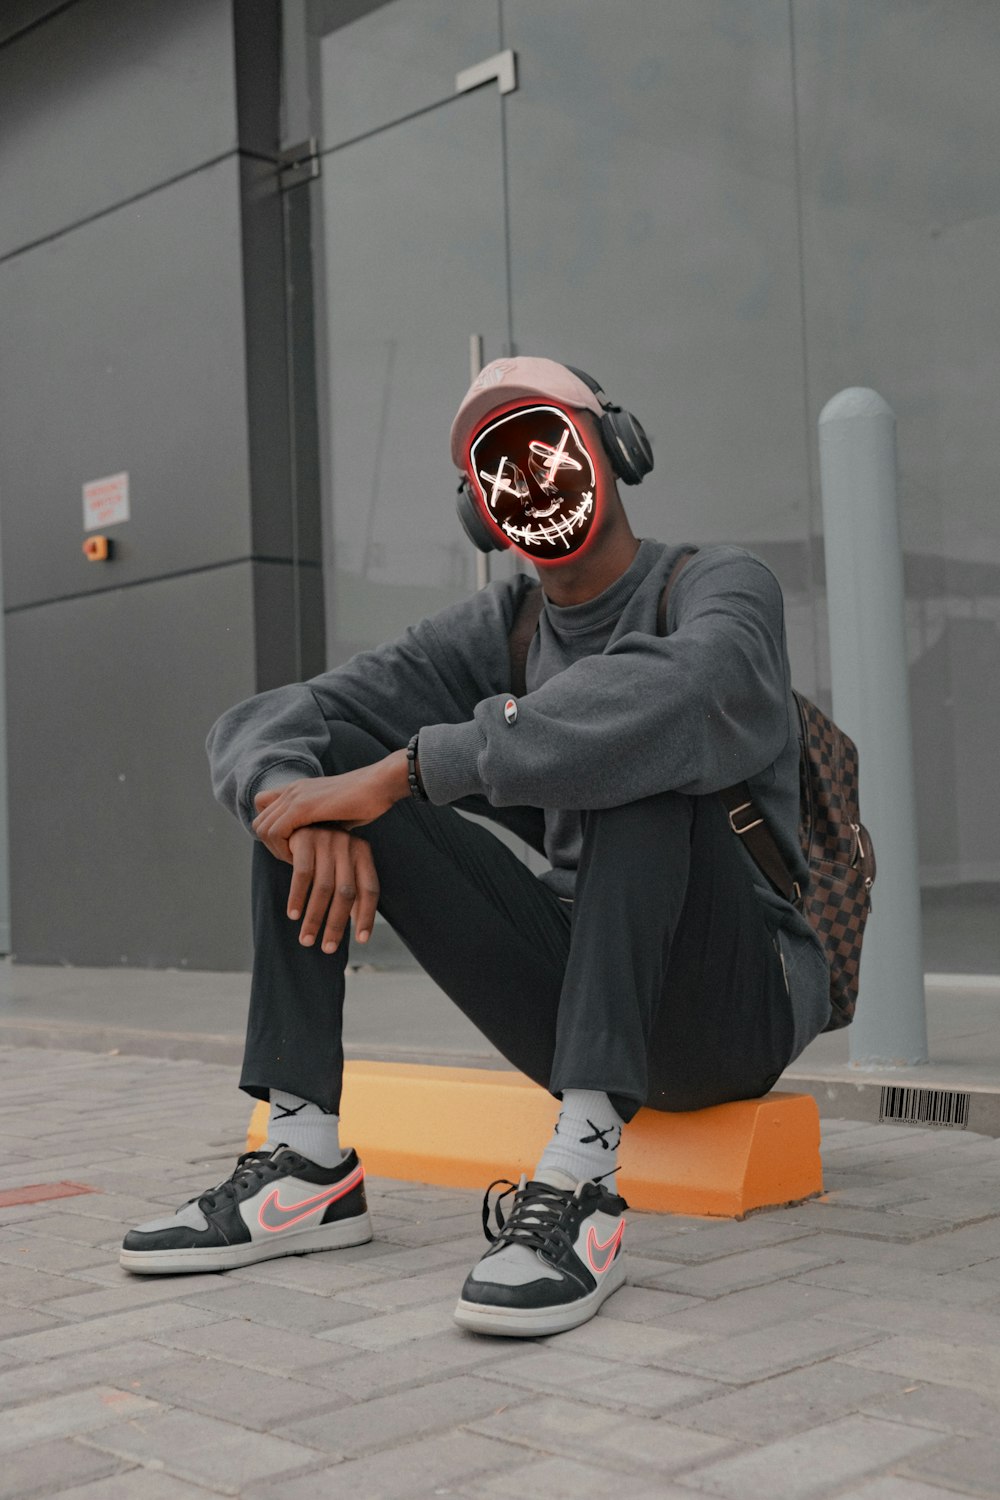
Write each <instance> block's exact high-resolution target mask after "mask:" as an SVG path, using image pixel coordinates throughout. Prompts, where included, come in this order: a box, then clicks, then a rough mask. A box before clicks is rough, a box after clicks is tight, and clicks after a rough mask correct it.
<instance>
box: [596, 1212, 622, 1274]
mask: <svg viewBox="0 0 1000 1500" xmlns="http://www.w3.org/2000/svg"><path fill="white" fill-rule="evenodd" d="M624 1233H625V1220H624V1219H622V1221H621V1223H620V1224H619V1225H618V1228H617V1229H616V1230H615V1232H614V1234H613V1235H612V1236H611V1238H610V1239H608V1240H605V1241H604V1242H603V1243H602V1242H601V1241H600V1240H599V1239H598V1238H597V1231H596V1230H595V1229H594V1226H593V1224H591V1226H590V1228H589V1229H588V1230H587V1259H588V1260H589V1261H590V1269H591V1270H592V1271H593V1273H594V1275H595V1276H603V1275H604V1273H605V1271H606V1270H607V1269H608V1267H609V1266H610V1264H611V1262H612V1261H613V1260H614V1258H615V1256H616V1255H617V1253H618V1246H619V1245H620V1244H621V1242H622V1235H623V1234H624Z"/></svg>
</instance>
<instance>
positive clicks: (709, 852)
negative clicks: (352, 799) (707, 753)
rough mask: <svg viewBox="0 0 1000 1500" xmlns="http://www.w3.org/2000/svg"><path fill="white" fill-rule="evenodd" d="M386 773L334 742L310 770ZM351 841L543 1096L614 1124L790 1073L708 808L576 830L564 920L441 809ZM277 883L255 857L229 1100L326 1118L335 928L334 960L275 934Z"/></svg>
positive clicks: (754, 924) (752, 904) (767, 968)
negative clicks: (593, 1108) (578, 843)
mask: <svg viewBox="0 0 1000 1500" xmlns="http://www.w3.org/2000/svg"><path fill="white" fill-rule="evenodd" d="M387 754H389V751H388V750H387V749H386V747H385V746H384V745H382V744H380V743H379V742H378V741H377V740H375V739H373V738H372V737H371V736H370V735H368V734H366V733H364V732H363V731H362V730H359V729H357V728H355V727H354V726H353V725H350V724H333V725H331V737H330V750H329V759H328V761H327V763H326V764H325V769H326V770H327V772H328V774H334V773H336V772H341V771H347V770H350V769H352V768H354V767H356V766H362V765H369V764H371V763H372V762H373V761H376V760H380V759H382V758H383V757H384V756H385V755H387ZM471 800H472V799H470V801H471ZM476 800H477V803H478V802H479V801H480V800H482V799H476ZM466 805H467V804H466V803H464V802H463V803H462V806H463V807H465V806H466ZM482 808H483V810H484V811H488V812H489V813H490V814H491V815H492V816H495V818H496V820H497V821H499V822H503V823H506V825H507V826H511V827H513V826H516V818H514V817H507V816H505V814H508V813H513V811H514V810H512V809H502V808H496V809H493V808H490V805H489V804H488V803H486V802H485V800H482ZM536 812H537V823H536V826H535V842H536V843H537V841H538V839H539V838H540V829H541V817H542V815H541V813H540V812H538V811H537V810H536V809H529V810H525V809H520V810H518V812H517V818H520V819H522V826H521V827H520V831H522V832H524V831H526V830H525V827H524V826H523V819H524V817H525V815H527V816H528V817H529V818H530V817H531V816H533V815H534V814H535V813H536ZM356 832H357V833H358V834H359V835H360V836H361V837H363V838H365V839H367V840H368V842H369V844H370V845H371V849H372V853H373V855H374V860H375V868H376V871H377V873H378V878H379V884H380V887H381V894H380V897H379V902H378V909H379V911H380V912H381V914H382V916H383V917H384V918H385V920H386V921H387V922H388V923H389V924H390V926H391V927H393V928H394V929H395V931H396V932H397V933H398V934H399V936H400V938H401V939H402V941H403V942H404V943H405V944H406V946H407V948H409V950H410V952H411V953H412V954H413V956H414V957H415V958H416V959H417V961H418V963H419V964H420V965H421V967H422V968H423V969H424V970H426V972H427V973H428V974H429V975H430V977H431V978H432V979H433V980H434V981H435V982H436V983H437V984H438V985H439V986H440V987H441V989H442V990H444V992H445V994H447V995H449V996H450V998H451V999H452V1000H453V1001H454V1002H455V1004H456V1005H457V1006H458V1007H459V1008H460V1009H461V1010H462V1011H464V1013H465V1014H466V1015H467V1016H468V1017H469V1019H470V1020H471V1021H472V1022H473V1023H474V1024H475V1025H476V1026H477V1027H478V1028H479V1030H480V1031H481V1032H482V1033H483V1034H484V1035H485V1036H486V1037H488V1038H489V1040H490V1041H491V1042H492V1043H493V1045H494V1046H495V1047H497V1048H498V1050H499V1051H500V1052H501V1053H502V1054H503V1055H504V1057H506V1058H507V1059H508V1060H509V1061H510V1062H511V1063H513V1065H514V1066H515V1067H516V1068H519V1069H520V1070H521V1072H523V1073H526V1074H527V1075H528V1076H529V1077H530V1078H533V1079H534V1080H535V1081H536V1083H540V1084H541V1085H542V1086H543V1087H545V1088H547V1089H549V1090H550V1092H552V1093H553V1094H555V1095H557V1096H558V1095H560V1094H561V1093H562V1091H563V1090H564V1089H567V1088H583V1089H598V1090H600V1091H602V1092H604V1093H607V1094H609V1095H610V1097H611V1100H612V1102H613V1104H614V1106H615V1108H616V1109H617V1110H618V1112H619V1114H620V1115H621V1116H622V1118H623V1119H625V1120H628V1119H630V1118H631V1117H632V1115H634V1114H635V1112H636V1110H637V1109H638V1108H639V1107H640V1106H641V1105H643V1104H646V1105H649V1106H651V1107H652V1108H654V1109H662V1110H688V1109H701V1108H703V1107H705V1106H706V1105H710V1104H721V1103H724V1102H725V1101H727V1100H731V1099H748V1098H756V1097H758V1096H759V1095H761V1094H764V1093H766V1092H767V1090H768V1089H769V1088H770V1087H771V1086H772V1084H773V1083H774V1082H775V1080H776V1078H777V1076H778V1075H779V1074H780V1073H781V1071H782V1070H783V1068H784V1066H785V1064H786V1062H787V1061H788V1057H789V1053H790V1051H791V1046H792V1016H791V1007H790V1004H789V999H788V993H787V989H786V986H785V982H784V974H783V970H782V966H781V961H780V957H779V954H778V952H777V949H776V947H775V944H774V941H773V939H772V935H771V933H770V931H769V930H768V927H767V925H766V924H765V921H764V916H763V912H762V908H761V906H760V904H759V902H758V901H757V898H756V896H755V895H754V891H753V886H752V883H751V880H750V877H749V873H748V871H747V870H746V868H745V866H744V864H743V862H742V859H741V856H740V854H739V851H738V850H737V848H736V847H735V836H734V834H733V833H732V831H731V830H730V828H729V825H728V821H727V818H726V814H725V812H724V810H723V808H722V805H721V803H720V802H719V801H718V799H717V798H716V797H688V796H684V795H682V794H680V793H677V792H662V793H659V794H658V795H656V796H653V797H645V798H643V799H642V800H640V801H637V802H630V803H626V804H624V805H623V806H620V807H611V808H604V809H601V810H597V811H585V812H584V813H583V847H582V850H581V855H580V862H579V866H578V870H577V879H576V895H575V900H574V902H573V903H567V902H565V901H562V900H560V899H559V897H558V896H556V895H555V894H553V892H552V891H550V890H549V889H548V887H547V886H545V885H544V884H543V883H542V882H541V881H540V880H539V879H538V877H537V876H536V875H534V874H532V872H531V871H530V870H529V869H528V868H527V866H526V865H525V864H524V863H523V862H522V861H521V860H520V859H518V858H517V856H516V855H515V854H514V853H512V852H511V850H509V849H508V848H507V846H506V845H505V844H503V843H501V841H500V840H499V839H497V838H495V837H494V836H493V834H492V833H491V832H490V831H489V829H487V828H484V827H483V826H482V825H481V824H478V823H473V822H470V821H469V819H467V818H463V817H460V816H459V814H458V813H457V812H456V811H455V810H454V809H453V808H451V807H436V806H434V805H433V804H431V803H426V802H417V801H416V800H414V799H413V798H406V799H404V800H403V801H401V802H397V803H396V804H395V806H394V807H392V808H390V810H389V811H388V812H387V813H384V814H383V816H382V817H380V818H378V819H376V820H375V822H374V823H369V824H367V825H366V826H365V827H364V828H361V829H358V830H356ZM290 879H291V867H290V866H289V865H287V864H285V863H283V862H282V861H281V860H278V859H275V858H274V856H273V855H271V854H269V853H268V851H267V850H266V849H265V848H264V846H263V845H262V844H257V845H256V846H255V849H254V863H253V921H254V971H253V985H252V990H251V999H250V1015H249V1021H248V1027H247V1042H246V1054H245V1058H244V1065H243V1075H242V1078H241V1081H240V1086H241V1087H242V1088H243V1089H244V1090H245V1091H246V1092H247V1093H248V1094H251V1095H253V1096H254V1097H255V1098H258V1099H267V1098H268V1097H269V1089H271V1088H280V1089H284V1090H287V1091H288V1092H289V1093H293V1094H298V1095H299V1096H300V1097H302V1098H305V1099H311V1100H313V1101H315V1102H316V1103H317V1104H321V1105H323V1106H324V1108H326V1109H330V1110H334V1111H338V1112H339V1107H340V1090H341V1077H342V1070H343V1049H342V1045H341V1024H342V1014H343V1002H344V971H345V968H346V965H347V959H348V951H349V932H350V926H348V928H347V929H346V930H345V933H344V938H343V941H342V942H341V943H340V945H339V947H338V949H337V951H336V953H333V954H328V953H324V952H323V951H322V948H321V946H320V943H319V941H318V940H317V943H316V944H315V946H314V947H311V948H304V947H302V946H301V945H300V944H299V942H298V932H299V923H297V922H291V921H289V919H288V917H287V916H286V915H285V911H286V907H287V902H288V888H289V882H290Z"/></svg>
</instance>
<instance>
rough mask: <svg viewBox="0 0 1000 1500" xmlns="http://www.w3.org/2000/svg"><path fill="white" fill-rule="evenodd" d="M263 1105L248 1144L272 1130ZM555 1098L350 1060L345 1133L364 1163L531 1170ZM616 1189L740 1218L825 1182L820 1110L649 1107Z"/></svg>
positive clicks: (410, 1173) (377, 1172)
mask: <svg viewBox="0 0 1000 1500" xmlns="http://www.w3.org/2000/svg"><path fill="white" fill-rule="evenodd" d="M267 1110H268V1106H267V1105H266V1104H258V1105H257V1106H256V1107H255V1109H254V1112H253V1116H252V1118H251V1121H250V1129H249V1131H248V1133H247V1149H248V1150H251V1151H252V1150H255V1149H256V1148H257V1147H258V1146H260V1145H262V1144H263V1142H264V1140H265V1139H266V1136H267ZM558 1111H559V1104H558V1101H557V1100H555V1099H553V1098H552V1097H551V1095H550V1094H547V1093H546V1092H545V1090H544V1089H541V1088H539V1087H538V1085H537V1084H534V1083H532V1082H531V1080H530V1079H528V1078H525V1077H523V1076H522V1075H521V1074H520V1073H507V1072H492V1071H488V1070H486V1069H481V1068H447V1067H426V1066H420V1065H416V1064H410V1063H378V1062H349V1063H348V1064H347V1065H346V1068H345V1073H344V1101H343V1105H342V1108H341V1113H342V1117H343V1120H344V1124H345V1140H346V1141H347V1142H348V1143H349V1144H350V1145H352V1146H355V1147H356V1148H357V1151H358V1154H359V1155H360V1156H361V1157H362V1159H363V1161H364V1164H365V1167H366V1169H367V1171H369V1172H370V1173H372V1175H373V1176H378V1177H401V1178H403V1179H405V1180H407V1181H411V1182H431V1183H435V1184H437V1185H438V1186H441V1187H473V1188H477V1187H481V1188H485V1187H486V1185H487V1183H489V1182H491V1181H492V1180H493V1179H494V1178H496V1177H510V1178H512V1179H513V1180H514V1181H517V1179H518V1178H519V1176H520V1175H521V1173H522V1172H527V1173H530V1172H531V1171H533V1169H534V1166H535V1162H536V1160H537V1158H538V1155H539V1153H540V1151H541V1148H542V1146H543V1145H544V1144H545V1142H546V1140H547V1139H548V1137H549V1135H550V1133H551V1131H552V1126H553V1123H554V1121H555V1118H556V1115H557V1114H558ZM618 1184H619V1188H620V1191H621V1192H622V1193H623V1194H624V1196H625V1197H626V1198H627V1199H628V1201H629V1203H630V1204H631V1205H632V1207H633V1208H645V1209H654V1210H657V1211H659V1212H661V1213H678V1214H715V1215H721V1216H724V1217H726V1218H736V1219H740V1218H742V1217H743V1216H744V1214H747V1213H749V1212H750V1211H751V1209H755V1208H773V1207H776V1206H778V1205H779V1204H783V1203H793V1202H799V1201H801V1200H802V1199H803V1198H811V1197H814V1196H815V1195H816V1194H817V1193H821V1192H822V1191H823V1170H822V1163H821V1161H820V1154H819V1111H818V1109H817V1108H816V1101H815V1099H813V1098H812V1097H811V1096H810V1095H809V1094H784V1093H773V1094H767V1095H766V1096H765V1097H764V1098H763V1099H748V1100H742V1101H740V1102H739V1103H736V1104H718V1105H715V1106H714V1107H713V1108H711V1109H700V1110H694V1111H691V1112H690V1113H688V1114H664V1113H662V1112H660V1111H659V1110H653V1109H643V1110H640V1111H639V1113H638V1115H636V1117H635V1119H634V1120H633V1121H632V1123H631V1124H630V1125H629V1127H628V1130H627V1131H626V1132H625V1136H624V1139H623V1141H622V1151H621V1167H620V1170H619V1173H618Z"/></svg>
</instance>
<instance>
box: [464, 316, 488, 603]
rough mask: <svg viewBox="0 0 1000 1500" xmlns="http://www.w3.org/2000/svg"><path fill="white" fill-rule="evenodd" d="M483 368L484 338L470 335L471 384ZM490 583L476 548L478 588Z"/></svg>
mask: <svg viewBox="0 0 1000 1500" xmlns="http://www.w3.org/2000/svg"><path fill="white" fill-rule="evenodd" d="M482 368H483V336H482V334H481V333H472V334H470V335H469V384H470V385H471V384H472V382H473V381H474V380H475V378H476V376H477V375H478V374H479V372H480V370H481V369H482ZM489 581H490V555H489V553H488V552H480V550H479V548H478V547H477V548H476V588H477V589H484V588H485V587H486V585H487V584H488V583H489Z"/></svg>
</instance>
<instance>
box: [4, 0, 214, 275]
mask: <svg viewBox="0 0 1000 1500" xmlns="http://www.w3.org/2000/svg"><path fill="white" fill-rule="evenodd" d="M236 144H237V112H236V85H235V67H234V47H233V34H232V15H231V4H230V0H171V4H169V5H164V4H162V3H161V0H78V3H77V4H76V5H72V6H70V7H69V9H68V10H64V11H60V12H58V13H57V14H56V15H54V16H53V17H52V18H51V19H50V20H48V21H46V23H45V24H44V25H42V26H36V27H34V28H33V29H32V30H30V31H28V32H25V33H24V34H23V35H22V36H20V37H17V38H15V40H14V41H13V42H12V43H11V44H10V46H8V47H4V48H3V49H2V50H0V184H2V188H3V203H4V212H3V217H2V220H0V255H6V254H9V253H10V252H11V251H12V250H16V249H18V248H19V247H20V246H22V245H27V244H30V243H32V242H33V241H36V240H39V239H42V238H44V237H45V236H47V235H51V234H53V233H55V232H56V231H57V230H62V229H65V228H67V227H68V226H70V225H72V224H74V223H76V222H78V221H79V220H80V219H82V218H84V217H87V216H89V215H92V214H96V213H100V212H102V211H103V210H105V209H108V208H111V207H113V206H114V205H115V204H116V203H120V202H122V201H123V200H124V199H126V198H130V197H133V196H135V195H136V194H138V193H142V192H145V191H146V190H147V189H149V188H152V187H155V186H156V185H157V184H159V183H162V182H165V181H167V180H168V179H170V178H172V177H176V176H178V175H179V174H181V173H183V172H189V171H191V169H192V168H194V167H196V166H198V165H199V164H200V163H202V162H206V161H209V160H210V159H212V158H213V157H217V156H221V155H223V154H224V153H225V152H227V151H232V150H234V149H235V147H236Z"/></svg>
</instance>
